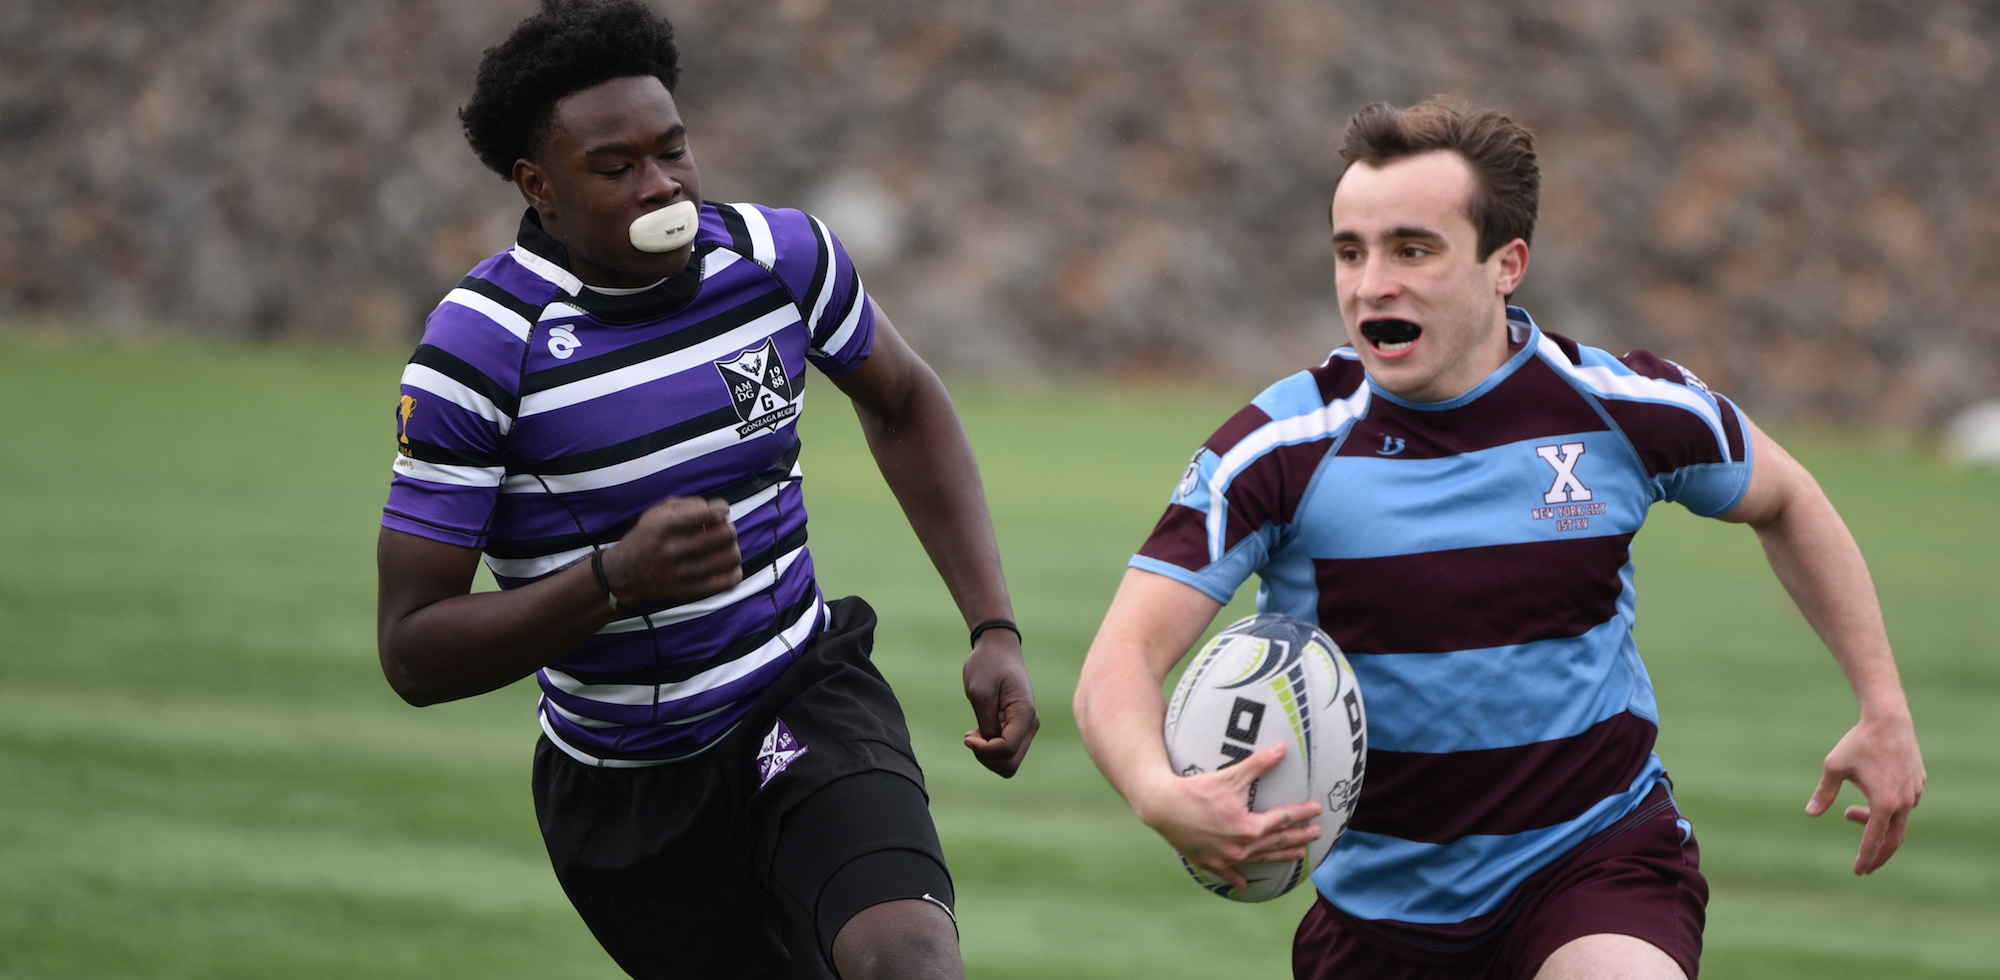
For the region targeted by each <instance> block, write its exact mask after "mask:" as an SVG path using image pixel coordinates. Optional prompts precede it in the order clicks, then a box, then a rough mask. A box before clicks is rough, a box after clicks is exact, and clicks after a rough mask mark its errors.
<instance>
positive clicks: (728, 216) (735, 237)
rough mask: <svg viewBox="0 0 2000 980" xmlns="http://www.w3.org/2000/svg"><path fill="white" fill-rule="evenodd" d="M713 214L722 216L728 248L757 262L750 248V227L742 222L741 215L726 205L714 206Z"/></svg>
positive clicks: (754, 251) (754, 253)
mask: <svg viewBox="0 0 2000 980" xmlns="http://www.w3.org/2000/svg"><path fill="white" fill-rule="evenodd" d="M715 213H716V214H718V215H721V216H722V227H723V230H725V231H727V232H729V247H730V248H731V249H732V250H734V251H735V252H736V254H738V255H741V256H743V257H744V258H746V259H749V260H750V261H752V262H755V261H757V253H756V250H755V249H753V248H751V247H750V226H749V225H748V224H747V223H745V222H744V220H743V215H741V214H739V213H737V211H736V209H735V208H733V207H730V206H729V205H727V204H717V205H715Z"/></svg>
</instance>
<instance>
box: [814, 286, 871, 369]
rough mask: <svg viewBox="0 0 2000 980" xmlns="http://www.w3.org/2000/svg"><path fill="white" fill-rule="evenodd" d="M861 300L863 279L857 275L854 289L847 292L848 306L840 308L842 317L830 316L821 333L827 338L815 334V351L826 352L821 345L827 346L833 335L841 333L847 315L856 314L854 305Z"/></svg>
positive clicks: (832, 352)
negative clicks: (841, 326)
mask: <svg viewBox="0 0 2000 980" xmlns="http://www.w3.org/2000/svg"><path fill="white" fill-rule="evenodd" d="M860 299H861V277H860V276H858V275H857V276H856V277H855V279H854V288H853V289H850V290H848V291H847V303H846V305H844V306H842V307H841V308H840V315H839V316H830V317H827V318H826V329H825V330H823V331H821V332H820V333H823V334H825V336H820V335H818V334H815V335H814V336H813V349H814V350H826V348H825V347H822V346H821V345H822V344H825V343H826V342H827V341H829V340H832V339H833V335H834V334H835V333H838V332H839V331H840V325H841V324H843V323H846V322H847V315H848V314H849V313H852V312H854V304H855V303H856V302H858V301H859V300H860ZM826 352H827V353H828V354H837V353H839V352H838V351H830V350H829V351H826Z"/></svg>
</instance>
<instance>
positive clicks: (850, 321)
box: [814, 273, 868, 357]
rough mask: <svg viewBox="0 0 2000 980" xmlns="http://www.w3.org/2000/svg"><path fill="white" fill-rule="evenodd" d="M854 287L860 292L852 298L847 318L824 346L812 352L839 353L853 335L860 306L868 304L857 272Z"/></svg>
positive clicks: (859, 314)
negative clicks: (852, 303) (851, 305)
mask: <svg viewBox="0 0 2000 980" xmlns="http://www.w3.org/2000/svg"><path fill="white" fill-rule="evenodd" d="M854 288H855V289H856V290H857V291H859V292H860V294H859V295H857V296H856V297H855V298H854V308H853V309H851V310H848V311H847V319H845V320H842V321H841V322H840V329H839V330H835V331H834V332H833V336H831V337H828V338H827V339H826V346H825V347H819V348H814V353H817V354H819V355H821V356H822V357H825V356H831V355H833V354H837V353H839V352H840V349H841V348H842V347H845V346H847V341H848V339H849V338H851V337H853V336H854V331H855V329H856V328H857V327H859V326H861V308H862V307H864V306H867V305H868V293H867V292H866V291H865V290H862V289H861V276H860V274H859V273H856V274H855V277H854Z"/></svg>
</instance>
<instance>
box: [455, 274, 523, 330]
mask: <svg viewBox="0 0 2000 980" xmlns="http://www.w3.org/2000/svg"><path fill="white" fill-rule="evenodd" d="M458 288H460V289H463V290H465V291H467V292H473V293H478V294H479V295H481V296H484V297H486V298H487V299H490V300H492V301H493V302H495V303H498V304H500V305H501V306H504V307H506V308H507V310H508V311H509V312H511V313H513V314H514V315H516V316H518V317H520V318H521V319H523V320H526V321H528V322H529V323H533V322H535V318H536V317H539V316H541V315H542V308H541V306H539V305H537V304H535V303H530V302H528V301H527V300H524V299H522V298H521V297H519V296H516V295H514V294H513V293H510V292H508V291H507V290H505V289H502V288H501V287H500V284H499V283H496V282H492V281H490V280H486V279H481V278H479V277H478V276H466V277H465V278H463V279H460V280H459V281H458Z"/></svg>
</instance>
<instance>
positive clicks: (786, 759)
mask: <svg viewBox="0 0 2000 980" xmlns="http://www.w3.org/2000/svg"><path fill="white" fill-rule="evenodd" d="M810 751H812V749H811V748H809V747H807V746H805V745H801V744H799V740H798V738H797V737H796V736H794V735H793V734H792V730H791V728H790V727H788V726H786V724H785V720H784V719H783V718H780V719H778V721H777V724H774V725H772V726H771V730H770V732H768V733H767V734H765V736H764V744H763V745H761V746H759V747H758V748H757V788H758V789H763V788H764V787H765V785H766V784H768V783H770V781H771V780H772V779H774V778H776V777H777V775H778V774H779V773H781V772H784V771H785V770H786V769H788V768H790V767H791V764H792V763H794V762H796V761H798V758H799V757H800V756H802V755H805V754H806V753H807V752H810Z"/></svg>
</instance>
